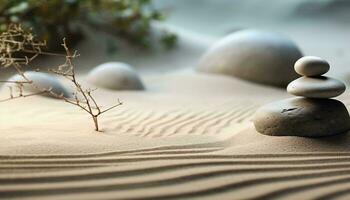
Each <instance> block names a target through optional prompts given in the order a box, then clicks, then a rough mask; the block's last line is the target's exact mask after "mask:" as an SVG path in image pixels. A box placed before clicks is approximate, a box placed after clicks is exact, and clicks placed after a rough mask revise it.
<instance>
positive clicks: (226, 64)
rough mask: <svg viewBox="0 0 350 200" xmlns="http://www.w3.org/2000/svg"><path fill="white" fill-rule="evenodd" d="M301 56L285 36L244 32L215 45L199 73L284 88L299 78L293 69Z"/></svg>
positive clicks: (199, 67) (233, 34)
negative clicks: (226, 76) (215, 74)
mask: <svg viewBox="0 0 350 200" xmlns="http://www.w3.org/2000/svg"><path fill="white" fill-rule="evenodd" d="M300 57H302V53H301V52H300V50H299V48H298V47H297V46H296V45H295V43H294V42H293V41H291V40H290V39H289V38H287V37H285V36H282V35H280V34H277V33H271V32H264V31H256V30H242V31H237V32H235V33H232V34H230V35H228V36H226V37H224V38H223V39H221V40H219V41H218V42H217V43H215V44H214V45H213V46H212V47H211V48H210V49H209V50H208V51H207V52H206V53H205V54H204V55H203V56H202V58H201V60H200V62H199V64H198V66H197V70H198V71H200V72H207V73H218V74H225V75H229V76H234V77H238V78H241V79H244V80H248V81H252V82H256V83H261V84H266V85H273V86H278V87H285V86H287V84H288V83H289V82H291V81H292V80H294V79H296V78H297V77H298V74H297V73H296V72H295V71H294V68H293V66H294V63H295V62H296V61H297V60H298V59H299V58H300ZM276 74H278V75H276Z"/></svg>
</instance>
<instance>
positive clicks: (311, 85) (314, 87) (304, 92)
mask: <svg viewBox="0 0 350 200" xmlns="http://www.w3.org/2000/svg"><path fill="white" fill-rule="evenodd" d="M287 91H288V93H290V94H293V95H296V96H302V97H309V98H332V97H336V96H339V95H341V94H342V93H343V92H344V91H345V85H344V83H342V82H340V81H338V80H336V79H333V78H329V77H326V76H320V77H314V78H310V77H300V78H298V79H296V80H294V81H292V82H291V83H289V85H288V87H287Z"/></svg>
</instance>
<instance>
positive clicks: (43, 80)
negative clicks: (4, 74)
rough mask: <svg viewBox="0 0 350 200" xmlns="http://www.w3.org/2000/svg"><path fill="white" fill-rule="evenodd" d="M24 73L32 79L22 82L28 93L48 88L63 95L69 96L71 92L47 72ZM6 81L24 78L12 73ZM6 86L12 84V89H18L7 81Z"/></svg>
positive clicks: (44, 94) (45, 94) (47, 94)
mask: <svg viewBox="0 0 350 200" xmlns="http://www.w3.org/2000/svg"><path fill="white" fill-rule="evenodd" d="M24 75H25V76H26V77H27V78H28V79H29V80H31V81H33V84H23V90H24V91H26V92H29V93H36V92H40V91H42V90H45V89H50V88H51V91H52V92H54V93H55V94H58V95H61V94H63V96H64V97H67V98H69V97H71V96H72V94H71V93H70V92H69V91H68V89H66V88H65V87H64V86H63V85H62V84H61V83H60V81H59V80H58V79H57V78H56V77H54V76H52V75H50V74H47V73H42V72H35V71H28V72H24ZM8 81H25V79H24V78H23V77H22V76H20V75H18V74H17V75H14V76H12V77H11V78H9V79H8ZM5 86H6V87H7V86H12V88H13V89H14V90H18V89H17V87H15V86H16V84H15V83H7V84H6V85H5ZM43 96H50V97H53V96H52V95H50V94H49V93H43Z"/></svg>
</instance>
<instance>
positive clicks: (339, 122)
mask: <svg viewBox="0 0 350 200" xmlns="http://www.w3.org/2000/svg"><path fill="white" fill-rule="evenodd" d="M329 68H330V67H329V64H328V62H327V61H325V60H323V59H321V58H318V57H313V56H306V57H303V58H300V59H299V60H298V61H297V62H296V63H295V65H294V69H295V71H296V72H297V73H298V74H300V75H302V77H301V78H298V79H296V80H294V81H292V82H291V83H290V84H289V85H288V87H287V91H288V92H289V93H290V94H293V95H296V96H299V97H296V98H291V99H286V100H282V101H279V102H274V103H271V104H268V105H265V106H263V107H262V108H260V109H259V110H258V111H257V113H256V115H255V118H254V125H255V128H256V130H257V131H259V132H260V133H262V134H266V135H276V136H304V137H321V136H328V135H335V134H338V133H343V132H346V131H348V130H349V129H350V116H349V113H348V111H347V109H346V107H345V106H344V104H343V103H341V102H340V101H337V100H334V99H330V98H332V97H336V96H339V95H340V94H342V93H343V92H344V91H345V85H344V84H343V83H342V82H340V81H338V80H336V79H333V78H330V77H326V76H322V75H323V74H325V73H326V72H328V70H329Z"/></svg>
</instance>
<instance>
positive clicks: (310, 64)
mask: <svg viewBox="0 0 350 200" xmlns="http://www.w3.org/2000/svg"><path fill="white" fill-rule="evenodd" d="M294 69H295V71H296V72H297V73H298V74H300V75H302V76H321V75H323V74H325V73H327V72H328V70H329V64H328V62H327V61H326V60H324V59H322V58H319V57H315V56H305V57H302V58H300V59H299V60H298V61H297V62H296V63H295V65H294Z"/></svg>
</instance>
